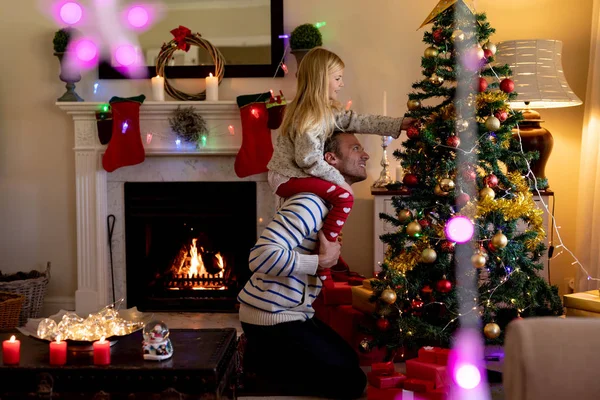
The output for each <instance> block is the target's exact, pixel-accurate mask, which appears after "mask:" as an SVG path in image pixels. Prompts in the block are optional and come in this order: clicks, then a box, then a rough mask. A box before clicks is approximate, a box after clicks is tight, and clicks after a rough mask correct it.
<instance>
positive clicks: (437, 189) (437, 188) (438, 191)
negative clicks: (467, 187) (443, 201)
mask: <svg viewBox="0 0 600 400" xmlns="http://www.w3.org/2000/svg"><path fill="white" fill-rule="evenodd" d="M433 193H434V194H435V195H436V196H448V194H449V193H448V192H444V191H443V190H442V188H441V187H440V185H435V187H434V188H433Z"/></svg>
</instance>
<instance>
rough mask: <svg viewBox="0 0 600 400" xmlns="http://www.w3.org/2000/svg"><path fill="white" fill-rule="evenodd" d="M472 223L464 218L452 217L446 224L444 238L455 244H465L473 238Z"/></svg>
mask: <svg viewBox="0 0 600 400" xmlns="http://www.w3.org/2000/svg"><path fill="white" fill-rule="evenodd" d="M474 229H475V228H474V227H473V223H472V222H471V220H470V219H469V218H467V217H464V216H458V217H452V218H450V219H449V220H448V222H446V229H445V232H446V237H447V238H448V239H449V240H451V241H453V242H456V243H466V242H468V241H469V240H471V238H472V237H473V232H474Z"/></svg>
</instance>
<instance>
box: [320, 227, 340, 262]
mask: <svg viewBox="0 0 600 400" xmlns="http://www.w3.org/2000/svg"><path fill="white" fill-rule="evenodd" d="M341 250H342V245H341V244H340V243H339V242H338V241H337V240H336V241H335V242H330V241H329V240H327V238H326V237H325V234H324V233H323V231H322V230H321V231H319V267H321V268H331V267H333V266H334V265H335V264H337V262H338V259H339V258H340V253H341Z"/></svg>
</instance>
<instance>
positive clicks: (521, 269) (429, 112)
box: [361, 0, 563, 355]
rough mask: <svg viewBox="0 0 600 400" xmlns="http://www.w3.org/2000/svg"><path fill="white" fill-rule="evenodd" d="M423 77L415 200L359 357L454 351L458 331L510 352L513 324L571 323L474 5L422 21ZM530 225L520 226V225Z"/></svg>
mask: <svg viewBox="0 0 600 400" xmlns="http://www.w3.org/2000/svg"><path fill="white" fill-rule="evenodd" d="M429 23H433V27H432V28H431V30H430V31H427V32H425V33H424V35H423V42H424V43H426V45H427V46H428V47H427V48H426V49H425V52H424V56H423V57H422V61H421V66H422V73H423V76H424V78H423V79H422V80H420V81H418V82H416V83H414V84H413V89H414V90H413V92H412V93H410V94H409V100H408V109H409V111H408V112H407V114H406V116H407V117H412V118H414V119H415V123H414V124H413V125H412V126H411V127H410V128H409V129H408V130H407V136H408V139H407V140H406V141H404V142H403V143H402V146H403V148H401V149H398V150H396V151H395V152H394V156H395V157H396V158H397V159H399V160H400V162H401V164H402V167H403V168H404V170H405V176H404V179H403V187H404V188H405V189H404V190H405V192H406V195H401V196H395V197H394V198H393V205H394V207H395V210H396V214H395V215H387V214H381V215H380V217H381V218H382V219H384V220H385V221H386V222H388V223H390V224H392V225H393V226H395V227H397V230H396V232H394V233H387V234H384V235H382V236H381V239H382V241H383V242H384V243H386V244H388V250H387V253H386V257H385V260H384V263H383V265H382V271H381V273H380V274H379V275H378V279H374V280H372V281H371V286H372V288H373V293H374V294H373V296H372V298H371V300H372V301H375V302H377V311H376V317H377V318H378V321H377V322H378V323H377V324H376V328H374V329H373V330H370V331H369V333H370V336H369V337H368V338H366V339H365V340H364V341H363V342H362V343H361V347H362V348H363V350H368V349H370V348H373V347H374V346H378V347H382V346H385V347H387V349H388V350H389V353H388V354H390V355H392V354H395V350H399V349H406V348H416V347H418V346H422V345H442V346H449V345H450V344H451V341H452V337H453V333H454V332H455V331H456V330H457V328H459V327H460V326H465V324H470V325H471V326H477V327H478V329H481V330H482V333H484V334H485V337H486V342H487V343H502V342H503V340H504V327H505V326H506V325H507V323H508V322H510V321H511V320H512V319H515V318H525V317H530V316H540V315H561V314H562V311H563V310H562V303H561V301H560V298H559V296H558V289H557V288H556V287H551V286H550V285H549V284H548V283H547V282H546V281H545V280H544V279H543V278H541V277H539V276H538V275H537V274H536V272H537V271H538V270H541V269H542V268H543V265H542V264H541V263H540V262H539V260H540V257H541V255H542V254H543V253H544V252H545V251H546V247H545V245H544V239H545V235H546V233H545V231H544V229H543V226H542V210H540V209H538V208H537V207H536V205H535V203H534V200H533V194H532V192H531V187H532V186H534V187H535V185H536V182H535V177H534V176H533V174H530V168H529V163H530V162H531V161H532V160H534V159H535V158H536V157H537V154H536V153H524V152H523V151H522V148H521V144H520V140H519V136H518V134H515V132H516V131H517V130H518V123H519V121H521V120H522V115H521V113H519V112H515V111H512V110H511V109H510V107H509V103H508V102H509V101H510V100H512V99H515V98H516V96H517V95H518V94H517V93H516V92H514V83H513V82H512V81H511V80H510V75H511V71H510V68H509V67H508V66H507V65H504V66H493V67H492V65H493V61H494V54H495V51H496V46H495V45H494V44H493V43H492V42H490V41H489V38H490V36H491V35H492V34H493V33H494V29H493V28H492V27H491V26H490V24H489V23H488V22H487V18H486V15H485V14H484V13H476V12H475V10H474V9H473V7H472V5H471V4H470V2H468V1H466V0H454V1H451V0H442V1H440V3H439V4H438V6H437V7H436V8H435V9H434V11H432V13H431V15H430V16H429V17H428V19H426V21H425V22H424V25H425V24H429ZM519 224H520V227H519V226H518V225H519Z"/></svg>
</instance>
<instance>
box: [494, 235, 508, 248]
mask: <svg viewBox="0 0 600 400" xmlns="http://www.w3.org/2000/svg"><path fill="white" fill-rule="evenodd" d="M492 244H493V245H494V247H495V248H497V249H503V248H505V247H506V245H507V244H508V239H507V237H506V236H504V234H503V233H502V231H498V232H496V234H495V235H494V236H492Z"/></svg>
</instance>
